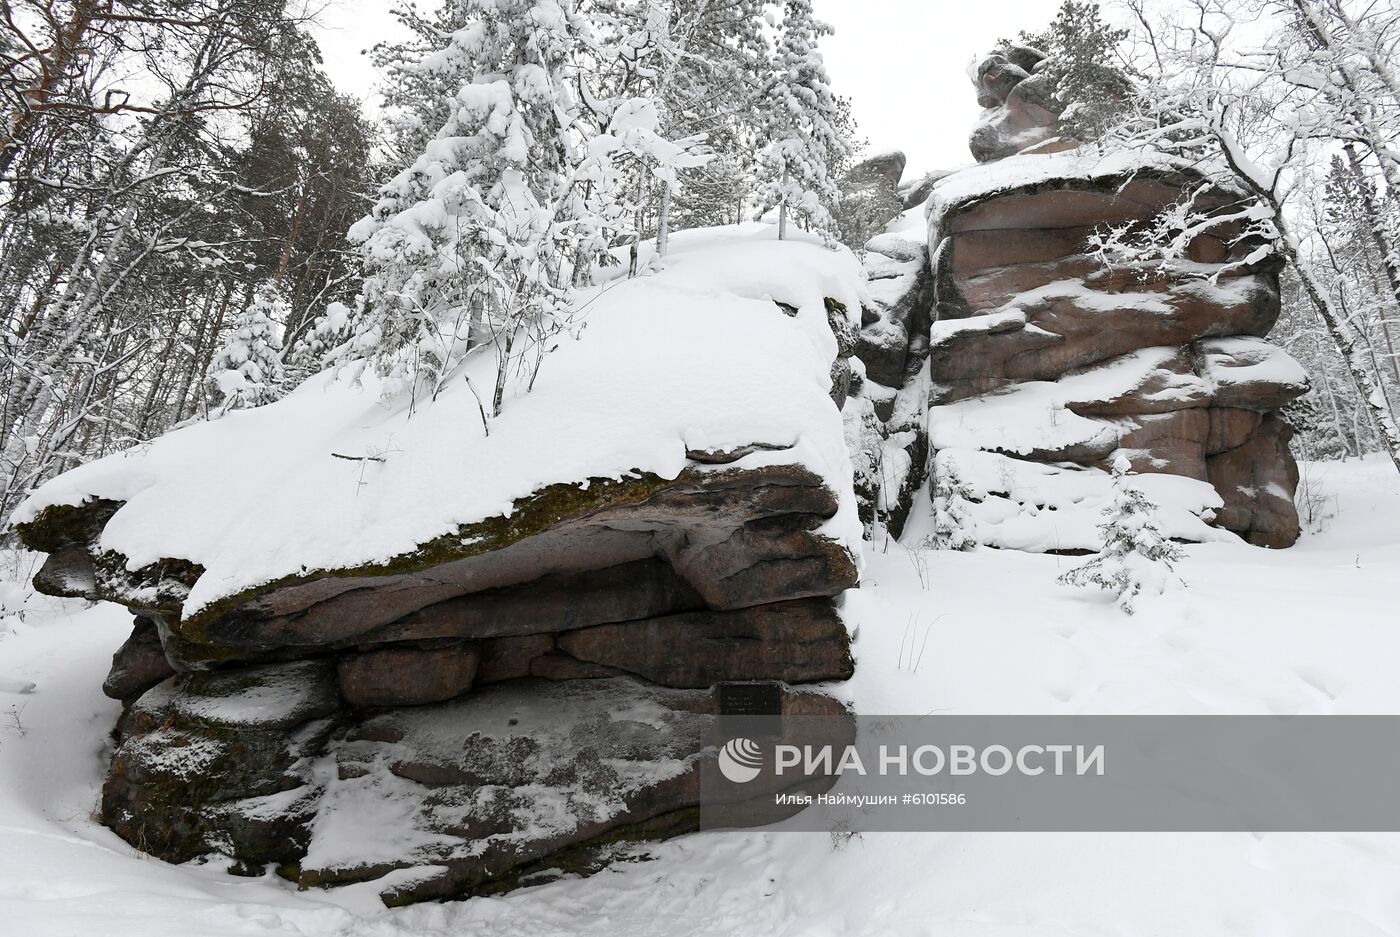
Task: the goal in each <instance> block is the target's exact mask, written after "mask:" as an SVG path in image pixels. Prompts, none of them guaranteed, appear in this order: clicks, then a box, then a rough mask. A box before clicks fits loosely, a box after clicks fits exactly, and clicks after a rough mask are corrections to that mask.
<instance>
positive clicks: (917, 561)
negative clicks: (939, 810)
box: [0, 460, 1400, 937]
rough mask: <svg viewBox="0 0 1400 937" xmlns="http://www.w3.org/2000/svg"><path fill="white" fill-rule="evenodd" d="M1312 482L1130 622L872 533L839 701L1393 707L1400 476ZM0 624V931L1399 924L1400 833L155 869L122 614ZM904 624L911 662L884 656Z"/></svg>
mask: <svg viewBox="0 0 1400 937" xmlns="http://www.w3.org/2000/svg"><path fill="white" fill-rule="evenodd" d="M1307 474H1308V477H1309V478H1310V480H1311V488H1312V489H1314V490H1315V491H1316V497H1315V499H1314V500H1315V501H1316V502H1317V504H1318V506H1319V507H1320V509H1321V510H1320V513H1321V514H1323V515H1331V516H1325V517H1324V518H1323V520H1322V522H1321V530H1320V531H1319V532H1313V533H1310V534H1308V535H1306V536H1305V537H1304V539H1303V540H1302V542H1301V543H1300V544H1299V545H1298V546H1297V547H1296V548H1294V549H1292V550H1288V551H1282V552H1268V551H1263V550H1258V549H1255V548H1251V547H1246V546H1239V545H1229V544H1203V545H1198V546H1193V547H1190V548H1188V554H1189V559H1188V560H1187V562H1186V563H1185V564H1183V567H1182V569H1181V572H1182V574H1183V576H1184V578H1185V580H1186V581H1187V582H1188V583H1189V588H1187V589H1185V590H1183V591H1180V592H1178V593H1175V594H1172V595H1168V596H1167V597H1165V598H1164V599H1162V600H1160V601H1158V602H1156V603H1154V604H1152V605H1150V606H1148V607H1146V608H1145V609H1144V610H1143V611H1141V612H1140V613H1139V614H1138V615H1137V616H1135V617H1133V618H1126V617H1124V616H1123V615H1121V614H1120V613H1118V612H1117V611H1116V610H1114V609H1113V608H1112V607H1111V606H1110V605H1109V604H1108V603H1107V602H1106V601H1105V600H1103V599H1101V598H1098V597H1095V596H1092V595H1089V594H1084V593H1076V592H1074V591H1072V590H1069V589H1067V588H1064V587H1061V586H1057V585H1055V583H1054V578H1055V575H1056V573H1057V571H1058V570H1059V569H1061V568H1063V567H1065V566H1066V565H1068V564H1072V563H1075V562H1077V561H1076V560H1074V559H1067V558H1057V557H1053V556H1033V555H1025V554H1017V553H1010V552H996V551H983V552H979V553H974V554H953V553H932V554H923V555H919V554H916V555H914V556H910V555H909V554H908V553H907V552H906V551H905V550H904V549H903V548H902V547H900V546H898V545H897V544H890V545H889V546H888V548H887V549H884V550H883V551H882V545H878V544H877V545H873V549H871V550H870V556H869V557H868V563H867V568H866V582H865V584H864V585H863V586H862V587H861V589H860V590H858V591H857V592H855V593H852V594H851V595H850V596H849V598H848V599H847V606H846V614H847V618H848V620H849V621H850V623H851V624H852V626H853V627H856V628H858V629H859V631H858V637H857V642H856V648H857V654H858V668H857V675H856V678H855V679H854V680H853V681H852V682H851V683H850V684H849V685H847V686H846V687H844V688H842V690H841V692H843V693H848V694H849V695H850V696H851V698H853V699H854V700H856V701H857V703H858V705H859V708H860V710H861V711H862V712H865V713H878V712H890V713H926V712H930V711H938V712H960V713H1087V712H1095V713H1109V712H1117V713H1207V712H1210V713H1393V712H1400V680H1397V679H1396V673H1397V672H1398V671H1400V629H1397V628H1396V627H1395V625H1396V615H1395V604H1396V586H1397V584H1400V483H1398V482H1397V479H1396V478H1395V475H1394V470H1393V469H1392V468H1390V466H1389V465H1388V464H1387V463H1384V462H1382V461H1378V460H1375V461H1368V462H1366V463H1362V464H1358V463H1355V462H1352V463H1348V464H1337V463H1327V464H1319V465H1314V466H1311V467H1310V468H1309V469H1308V472H1307ZM916 533H917V532H916ZM3 588H4V586H3V584H0V589H3ZM0 601H6V595H5V593H3V592H0ZM8 601H10V602H11V603H13V601H14V596H13V594H12V593H11V595H10V598H9V599H8ZM7 622H8V624H9V626H12V627H13V633H11V634H8V635H5V634H0V677H5V678H10V679H19V680H29V681H34V682H35V683H37V684H38V690H37V692H35V693H33V694H31V695H16V694H10V693H5V692H0V934H15V935H25V937H49V935H83V937H92V935H104V937H105V935H110V937H137V935H140V937H164V935H170V937H176V935H178V937H189V935H195V937H213V935H225V934H292V935H323V934H324V935H330V934H336V935H364V937H401V935H408V934H413V935H440V934H443V935H445V934H463V935H474V937H475V935H506V934H529V935H532V937H541V935H550V934H590V935H600V937H602V935H607V937H618V935H633V934H656V935H666V937H684V935H692V934H724V935H747V934H755V935H757V934H763V935H789V934H790V935H803V937H822V935H855V934H871V935H921V934H929V935H937V937H1002V935H1016V937H1022V935H1024V937H1068V935H1093V937H1107V935H1115V937H1116V935H1122V937H1136V935H1156V934H1162V935H1183V937H1184V935H1190V937H1209V935H1261V937H1263V935H1268V937H1274V935H1281V937H1293V935H1298V937H1303V935H1308V937H1311V935H1326V937H1363V935H1365V937H1373V935H1382V934H1389V935H1400V834H1384V835H1381V834H1371V835H1345V836H1343V835H1301V834H1297V835H1295V834H1290V835H1281V834H1267V835H1262V836H1253V835H1248V834H1224V833H1218V834H1174V835H1160V834H1151V835H1148V834H1073V835H1066V834H970V833H960V834H881V835H875V834H866V835H865V836H863V837H857V838H854V839H852V840H850V841H849V842H846V843H844V844H843V845H841V846H839V847H838V846H837V845H836V844H835V843H834V842H833V839H832V837H830V836H828V835H826V834H796V833H774V832H766V833H765V832H755V833H715V834H706V835H702V836H692V837H686V838H683V839H680V840H677V841H674V842H671V843H666V844H662V845H660V846H657V847H654V848H652V849H651V850H650V851H649V855H650V856H651V857H652V859H651V861H646V862H635V863H629V864H625V865H622V866H619V867H617V868H615V869H614V870H612V871H609V872H605V873H603V874H601V875H599V876H597V877H595V878H593V879H590V880H582V881H564V882H557V883H554V884H551V885H546V886H542V887H539V888H535V889H530V890H526V891H521V892H516V893H514V894H511V895H509V896H507V897H505V898H501V899H478V900H474V901H467V902H457V903H451V904H443V905H423V906H417V907H413V908H408V909H404V910H398V911H385V910H383V909H380V908H376V907H375V906H374V902H373V901H372V898H371V895H370V894H369V893H368V892H364V891H359V892H357V891H341V892H335V893H322V892H315V891H313V892H303V893H297V892H295V891H293V890H291V889H290V888H289V887H287V886H286V885H285V884H284V883H281V882H280V881H278V880H276V879H274V878H270V877H269V878H267V879H263V880H248V879H239V878H234V877H231V876H228V875H225V874H224V873H223V872H221V871H219V870H217V869H212V868H205V867H191V866H186V867H176V866H168V865H165V864H163V863H160V862H158V861H155V860H152V859H148V858H144V857H142V856H140V855H139V854H137V853H135V852H134V851H133V850H132V849H131V848H130V847H128V846H127V845H126V844H125V843H123V842H121V841H120V840H118V839H117V838H116V837H115V836H113V835H112V834H110V833H108V832H107V831H106V830H105V829H103V828H102V827H101V826H99V825H97V824H96V823H95V822H94V821H93V819H92V812H93V809H94V807H95V805H96V802H97V794H98V788H99V785H100V782H101V774H102V770H103V766H104V764H105V755H106V752H105V746H106V733H107V731H108V729H109V728H110V726H111V724H112V722H113V720H114V718H115V716H116V713H117V705H116V704H115V703H112V702H111V701H109V700H107V699H105V698H104V697H103V696H102V695H101V692H100V689H99V687H100V684H101V682H102V678H103V676H104V675H105V673H106V669H107V664H108V658H109V655H110V653H111V652H112V650H113V649H114V648H115V647H116V645H117V644H118V643H119V642H120V641H121V640H122V638H123V637H124V636H125V633H126V630H127V619H126V617H125V615H124V614H123V613H122V612H121V610H120V609H117V608H115V607H112V606H98V607H95V608H89V609H83V608H82V607H81V606H80V605H79V604H78V603H68V604H60V603H51V604H47V605H45V606H43V607H41V608H38V609H31V610H30V611H28V612H26V613H25V620H24V621H22V622H18V621H16V620H15V619H14V617H13V616H11V617H10V618H9V619H7ZM925 632H927V636H928V638H927V644H926V645H924V644H923V642H924V636H925ZM915 641H917V642H919V643H920V645H921V646H926V650H925V652H924V654H923V657H922V660H921V661H920V662H919V665H918V666H917V668H916V667H914V666H913V665H911V664H910V663H909V657H910V655H909V654H908V653H902V652H901V647H902V646H904V647H906V648H907V647H908V645H910V644H911V643H913V642H915Z"/></svg>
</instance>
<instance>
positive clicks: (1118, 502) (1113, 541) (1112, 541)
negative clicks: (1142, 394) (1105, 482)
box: [1059, 455, 1181, 615]
mask: <svg viewBox="0 0 1400 937" xmlns="http://www.w3.org/2000/svg"><path fill="white" fill-rule="evenodd" d="M1130 468H1131V466H1130V463H1129V462H1128V459H1127V457H1126V456H1123V455H1119V456H1118V458H1117V459H1115V460H1114V462H1113V500H1112V502H1110V504H1109V505H1108V507H1106V508H1104V511H1103V513H1104V517H1105V518H1106V520H1105V521H1104V523H1102V524H1100V525H1099V532H1100V534H1102V536H1103V548H1102V549H1100V550H1099V552H1098V554H1097V555H1096V556H1094V558H1093V559H1091V560H1089V562H1087V563H1085V564H1084V565H1083V566H1080V567H1077V568H1075V569H1071V570H1069V571H1068V572H1066V573H1064V574H1063V575H1061V576H1060V580H1059V581H1060V582H1062V583H1065V584H1066V585H1071V586H1080V587H1086V586H1096V587H1098V588H1100V589H1104V590H1106V591H1109V592H1113V593H1116V594H1117V596H1118V600H1117V601H1118V607H1119V608H1121V609H1122V610H1123V611H1125V612H1127V613H1128V614H1129V615H1131V614H1132V613H1133V611H1134V610H1135V605H1136V603H1137V600H1138V597H1139V596H1141V595H1144V594H1145V595H1161V594H1162V592H1164V591H1166V588H1167V586H1168V584H1170V583H1171V581H1172V580H1173V579H1175V578H1176V575H1175V573H1174V572H1173V571H1172V570H1173V566H1172V564H1173V563H1175V562H1176V561H1178V560H1180V559H1181V548H1180V547H1179V546H1177V545H1176V544H1175V543H1173V542H1172V541H1171V540H1169V539H1168V538H1167V537H1166V535H1165V534H1163V533H1162V530H1161V528H1160V527H1159V526H1158V525H1157V517H1156V512H1157V505H1155V504H1153V503H1152V502H1151V501H1149V500H1147V496H1146V495H1144V494H1143V493H1142V491H1141V490H1139V489H1138V488H1137V487H1136V486H1135V485H1134V484H1133V483H1132V481H1131V478H1130Z"/></svg>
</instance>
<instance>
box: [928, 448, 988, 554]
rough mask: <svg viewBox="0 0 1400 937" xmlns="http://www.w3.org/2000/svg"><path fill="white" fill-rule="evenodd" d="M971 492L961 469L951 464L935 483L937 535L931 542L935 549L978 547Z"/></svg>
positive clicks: (938, 476)
mask: <svg viewBox="0 0 1400 937" xmlns="http://www.w3.org/2000/svg"><path fill="white" fill-rule="evenodd" d="M971 500H972V496H971V493H970V492H969V491H968V489H967V486H966V485H964V484H963V482H962V479H961V478H959V477H958V472H957V469H955V468H953V467H952V465H948V466H947V467H946V468H945V470H944V471H943V472H941V473H939V474H938V475H937V477H935V478H934V482H933V534H932V535H931V536H930V537H929V538H928V545H929V547H931V548H932V549H935V550H963V551H967V550H975V549H977V538H976V537H975V536H973V533H972V532H973V529H974V526H975V525H974V522H973V520H972V518H971V517H970V516H969V515H968V511H967V508H968V505H969V503H970V502H971Z"/></svg>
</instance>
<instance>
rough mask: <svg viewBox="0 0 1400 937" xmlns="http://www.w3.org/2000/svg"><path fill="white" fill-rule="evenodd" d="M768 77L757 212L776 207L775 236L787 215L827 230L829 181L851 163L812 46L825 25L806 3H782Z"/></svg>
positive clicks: (835, 193)
mask: <svg viewBox="0 0 1400 937" xmlns="http://www.w3.org/2000/svg"><path fill="white" fill-rule="evenodd" d="M779 28H780V35H779V40H778V49H777V55H776V57H775V60H774V62H773V75H772V77H771V79H770V80H769V82H768V83H767V85H766V86H765V87H764V90H763V102H764V115H765V127H764V136H765V138H766V140H767V141H768V142H767V145H766V146H765V147H764V149H763V152H762V155H761V156H760V172H761V174H762V179H763V184H762V187H761V189H760V192H759V198H760V203H761V204H762V205H763V206H764V209H765V210H767V209H769V208H773V207H776V208H777V209H778V237H779V238H784V237H786V236H787V226H788V219H789V216H790V215H797V216H798V217H800V218H802V219H803V220H804V221H805V222H806V224H807V225H808V227H811V228H815V229H817V230H819V231H828V230H829V229H830V228H831V226H832V217H831V212H830V209H829V206H831V205H832V204H834V203H835V201H836V200H837V199H838V198H839V197H840V194H841V193H840V189H839V187H838V186H837V184H836V178H837V176H838V174H839V173H840V172H841V170H842V169H843V168H844V166H845V164H846V163H847V162H848V161H849V160H850V156H851V151H852V147H851V142H850V139H849V138H848V137H847V135H846V134H845V132H844V126H843V125H844V124H845V123H847V121H846V120H843V113H842V108H841V102H840V99H838V98H837V97H836V95H835V94H834V93H833V92H832V90H831V80H830V78H828V77H827V72H826V63H825V62H824V61H823V59H822V54H821V51H820V50H819V49H818V48H817V44H818V42H819V41H820V39H821V37H822V36H826V35H830V34H831V31H832V30H831V27H830V26H828V25H827V24H825V23H823V22H821V21H820V20H818V19H817V18H816V16H815V15H814V14H813V13H812V3H811V0H785V2H784V3H783V19H782V23H781V24H780V26H779Z"/></svg>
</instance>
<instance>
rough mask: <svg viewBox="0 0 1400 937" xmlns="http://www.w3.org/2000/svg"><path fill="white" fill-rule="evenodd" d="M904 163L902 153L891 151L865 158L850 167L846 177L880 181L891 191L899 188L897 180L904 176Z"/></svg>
mask: <svg viewBox="0 0 1400 937" xmlns="http://www.w3.org/2000/svg"><path fill="white" fill-rule="evenodd" d="M905 163H906V159H905V156H904V154H903V153H901V152H899V151H898V150H891V151H890V152H888V153H877V154H875V155H874V156H867V157H866V158H865V159H863V160H861V161H860V162H858V163H856V164H855V165H854V166H852V167H851V170H850V172H849V173H848V174H847V175H848V177H849V178H851V179H869V178H877V179H882V180H884V181H885V182H886V183H887V184H888V185H889V187H890V189H891V190H892V191H893V190H894V189H897V188H898V187H899V180H900V178H901V177H903V175H904V166H905Z"/></svg>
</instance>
